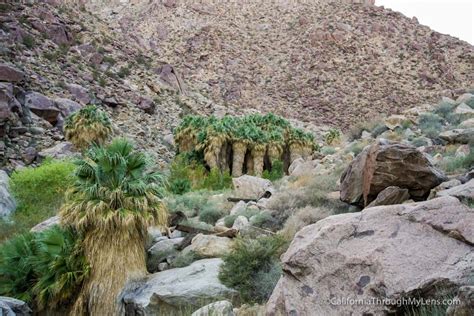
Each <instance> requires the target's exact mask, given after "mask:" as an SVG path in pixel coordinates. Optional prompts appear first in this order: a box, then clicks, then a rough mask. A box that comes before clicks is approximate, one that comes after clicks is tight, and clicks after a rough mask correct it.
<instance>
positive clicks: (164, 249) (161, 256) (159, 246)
mask: <svg viewBox="0 0 474 316" xmlns="http://www.w3.org/2000/svg"><path fill="white" fill-rule="evenodd" d="M183 240H184V237H181V238H173V239H166V237H164V239H162V240H160V241H158V242H157V243H156V244H154V245H153V246H152V247H151V248H150V249H148V251H147V254H148V256H147V268H148V271H150V272H156V271H158V265H159V264H160V263H162V262H163V261H165V260H166V259H171V258H173V257H175V256H176V255H177V254H178V250H177V247H178V246H179V244H181V242H182V241H183Z"/></svg>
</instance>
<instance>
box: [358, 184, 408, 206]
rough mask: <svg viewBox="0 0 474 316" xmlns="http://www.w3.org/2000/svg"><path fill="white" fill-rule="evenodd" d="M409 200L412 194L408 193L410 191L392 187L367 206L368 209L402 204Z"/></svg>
mask: <svg viewBox="0 0 474 316" xmlns="http://www.w3.org/2000/svg"><path fill="white" fill-rule="evenodd" d="M409 198H410V194H409V193H408V189H400V188H399V187H395V186H391V187H387V188H386V189H384V190H383V191H382V192H380V193H379V194H378V195H377V198H376V199H375V200H373V201H372V202H371V203H370V204H369V205H367V207H374V206H379V205H393V204H401V203H403V202H405V201H406V200H408V199H409Z"/></svg>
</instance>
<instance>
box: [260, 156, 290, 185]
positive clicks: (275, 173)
mask: <svg viewBox="0 0 474 316" xmlns="http://www.w3.org/2000/svg"><path fill="white" fill-rule="evenodd" d="M284 175H285V171H284V170H283V162H282V161H281V160H275V161H273V162H272V170H271V171H268V170H264V171H263V174H262V178H264V179H268V180H270V181H272V182H274V181H277V180H279V179H281V178H283V176H284Z"/></svg>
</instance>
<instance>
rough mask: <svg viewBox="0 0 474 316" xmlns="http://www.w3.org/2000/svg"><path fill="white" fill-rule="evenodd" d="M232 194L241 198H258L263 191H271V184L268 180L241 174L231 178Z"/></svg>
mask: <svg viewBox="0 0 474 316" xmlns="http://www.w3.org/2000/svg"><path fill="white" fill-rule="evenodd" d="M232 185H233V187H234V195H235V197H237V198H241V199H255V200H256V199H259V198H261V197H262V196H263V195H264V194H265V192H270V193H272V192H273V185H272V182H271V181H270V180H267V179H262V178H259V177H253V176H249V175H243V176H240V177H238V178H233V179H232Z"/></svg>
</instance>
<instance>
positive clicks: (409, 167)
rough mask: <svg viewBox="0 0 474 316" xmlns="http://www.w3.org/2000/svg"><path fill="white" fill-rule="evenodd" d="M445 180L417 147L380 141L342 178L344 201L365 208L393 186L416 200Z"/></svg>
mask: <svg viewBox="0 0 474 316" xmlns="http://www.w3.org/2000/svg"><path fill="white" fill-rule="evenodd" d="M445 180H446V176H445V175H444V174H443V172H442V171H440V170H439V169H437V168H435V167H434V166H433V164H432V163H431V162H430V160H429V159H428V158H427V156H425V154H423V153H422V152H420V151H418V150H417V149H416V148H415V147H413V146H411V145H407V144H401V143H395V142H389V141H386V140H379V141H378V142H377V143H375V144H373V145H371V146H368V147H366V148H365V149H364V150H363V151H362V152H361V153H360V154H359V155H357V157H356V158H355V159H354V160H353V161H352V162H351V164H350V165H349V166H348V167H347V169H346V170H345V171H344V172H343V174H342V176H341V200H342V201H344V202H347V203H350V204H355V205H359V206H366V205H368V204H370V202H372V201H373V200H375V198H376V197H377V195H378V194H379V193H380V192H382V191H383V190H384V189H386V188H387V187H390V186H397V187H399V188H402V189H408V192H409V194H410V197H411V198H413V199H414V200H421V199H423V198H426V197H427V196H428V194H429V192H430V190H431V189H432V188H434V187H436V186H437V185H438V184H440V183H441V182H443V181H445Z"/></svg>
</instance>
